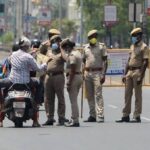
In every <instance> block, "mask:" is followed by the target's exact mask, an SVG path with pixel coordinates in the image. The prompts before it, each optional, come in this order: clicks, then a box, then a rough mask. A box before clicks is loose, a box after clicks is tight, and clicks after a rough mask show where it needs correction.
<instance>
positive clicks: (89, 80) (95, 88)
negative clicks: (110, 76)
mask: <svg viewBox="0 0 150 150" xmlns="http://www.w3.org/2000/svg"><path fill="white" fill-rule="evenodd" d="M100 74H101V73H100V72H86V73H85V89H86V94H87V100H88V105H89V109H90V112H89V113H90V116H92V117H95V118H96V116H97V117H104V101H103V96H102V84H101V83H100V80H101V75H100ZM95 100H96V107H95Z"/></svg>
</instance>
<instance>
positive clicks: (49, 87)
mask: <svg viewBox="0 0 150 150" xmlns="http://www.w3.org/2000/svg"><path fill="white" fill-rule="evenodd" d="M64 84H65V78H64V75H63V74H60V75H55V76H49V75H46V76H45V82H44V91H45V94H44V99H45V101H46V105H47V107H48V108H47V109H48V114H47V115H48V119H50V120H51V119H53V118H54V112H55V95H57V99H58V111H57V113H58V117H59V118H64V117H65V109H66V105H65V98H64Z"/></svg>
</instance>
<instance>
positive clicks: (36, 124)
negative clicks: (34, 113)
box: [32, 122, 41, 128]
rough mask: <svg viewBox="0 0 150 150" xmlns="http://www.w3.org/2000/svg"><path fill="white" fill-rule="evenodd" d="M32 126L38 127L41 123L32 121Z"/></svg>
mask: <svg viewBox="0 0 150 150" xmlns="http://www.w3.org/2000/svg"><path fill="white" fill-rule="evenodd" d="M32 127H34V128H38V127H41V125H40V124H39V122H33V124H32Z"/></svg>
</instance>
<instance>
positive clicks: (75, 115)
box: [68, 75, 82, 123]
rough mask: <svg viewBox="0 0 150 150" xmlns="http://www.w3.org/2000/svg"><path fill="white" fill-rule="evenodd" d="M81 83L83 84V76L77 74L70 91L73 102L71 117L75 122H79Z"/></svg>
mask: <svg viewBox="0 0 150 150" xmlns="http://www.w3.org/2000/svg"><path fill="white" fill-rule="evenodd" d="M81 85H82V76H81V75H75V76H74V79H73V82H72V84H71V87H70V90H69V91H68V94H69V98H70V102H71V111H72V115H71V118H72V120H73V122H74V123H78V122H79V107H78V100H77V97H78V94H79V90H80V88H81Z"/></svg>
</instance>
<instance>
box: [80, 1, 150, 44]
mask: <svg viewBox="0 0 150 150" xmlns="http://www.w3.org/2000/svg"><path fill="white" fill-rule="evenodd" d="M80 1H81V0H77V3H78V5H79V6H80ZM130 2H134V0H112V3H111V4H114V5H116V6H117V23H116V24H115V25H113V26H112V27H111V34H112V39H113V42H115V41H117V42H118V43H119V44H120V46H121V47H127V46H129V44H130V36H129V33H130V31H131V30H132V28H133V24H132V23H131V22H129V21H128V12H129V11H128V5H129V3H130ZM136 2H138V3H141V4H142V7H144V0H136ZM106 4H108V1H107V0H83V16H84V31H85V33H87V32H88V31H89V30H91V29H97V30H99V33H100V34H99V35H100V37H101V38H102V39H103V40H106V39H107V38H108V36H109V33H110V28H108V27H107V26H106V24H105V22H104V6H105V5H106ZM149 21H150V19H149V17H148V22H149ZM137 26H141V27H142V24H140V23H137ZM149 29H150V28H148V30H147V34H148V33H149Z"/></svg>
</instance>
